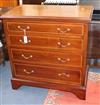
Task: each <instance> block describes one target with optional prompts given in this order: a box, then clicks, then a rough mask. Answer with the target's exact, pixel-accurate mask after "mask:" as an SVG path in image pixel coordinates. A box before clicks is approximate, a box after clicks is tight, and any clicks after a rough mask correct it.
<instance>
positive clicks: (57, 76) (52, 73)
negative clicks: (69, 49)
mask: <svg viewBox="0 0 100 105" xmlns="http://www.w3.org/2000/svg"><path fill="white" fill-rule="evenodd" d="M14 72H15V75H16V76H20V77H24V78H26V79H31V80H32V79H33V80H34V79H35V78H36V79H37V78H40V80H44V81H48V80H55V81H59V80H61V81H65V82H66V83H67V82H77V83H80V72H79V71H71V70H67V69H66V70H64V69H58V68H52V67H45V66H36V65H25V64H16V63H15V64H14ZM37 80H38V79H37Z"/></svg>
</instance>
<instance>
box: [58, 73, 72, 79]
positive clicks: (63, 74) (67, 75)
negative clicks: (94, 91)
mask: <svg viewBox="0 0 100 105" xmlns="http://www.w3.org/2000/svg"><path fill="white" fill-rule="evenodd" d="M58 76H66V77H67V78H69V77H70V74H69V73H59V74H58Z"/></svg>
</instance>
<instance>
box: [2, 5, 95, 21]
mask: <svg viewBox="0 0 100 105" xmlns="http://www.w3.org/2000/svg"><path fill="white" fill-rule="evenodd" d="M92 11H93V8H92V6H79V5H77V6H60V5H58V6H57V5H56V6H55V5H22V6H17V7H15V8H13V9H12V10H10V11H8V12H7V13H5V14H4V15H2V18H39V19H43V18H44V19H78V20H85V21H90V20H91V16H92Z"/></svg>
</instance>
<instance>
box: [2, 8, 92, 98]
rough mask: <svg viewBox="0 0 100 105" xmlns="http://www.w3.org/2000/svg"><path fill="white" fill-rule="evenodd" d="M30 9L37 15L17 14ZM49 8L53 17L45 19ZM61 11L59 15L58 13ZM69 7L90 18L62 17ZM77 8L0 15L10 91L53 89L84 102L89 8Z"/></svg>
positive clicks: (35, 10)
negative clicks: (62, 91) (26, 86)
mask: <svg viewBox="0 0 100 105" xmlns="http://www.w3.org/2000/svg"><path fill="white" fill-rule="evenodd" d="M32 7H33V9H32V10H33V15H36V16H32V17H31V15H30V16H27V15H29V14H26V15H25V13H23V14H20V15H19V11H20V13H22V11H21V8H25V9H26V8H27V9H29V10H30V8H32ZM52 8H55V13H56V14H55V15H54V13H51V14H49V16H48V14H47V13H48V12H50V11H51V10H52ZM60 8H62V10H61V13H62V15H60V14H59V13H58V12H59V9H60ZM68 8H69V10H70V8H73V10H74V9H76V12H80V11H81V9H82V8H83V10H85V12H86V11H87V12H89V15H88V16H84V15H85V13H83V14H82V13H81V15H82V16H83V18H82V19H81V18H80V17H81V15H80V16H79V17H78V16H77V18H75V17H74V16H72V18H71V19H70V18H69V17H70V16H71V14H68V15H69V16H66V15H64V14H63V12H64V11H65V10H67V9H68ZM78 8H79V7H78V6H76V7H70V6H68V7H65V6H64V7H63V6H58V7H56V6H21V7H17V8H15V10H16V9H17V10H16V11H17V12H16V14H15V13H14V11H15V10H14V9H13V10H12V11H10V12H8V13H7V14H5V15H4V16H3V23H4V30H5V34H6V41H7V46H8V52H9V58H10V62H11V68H12V80H11V81H12V87H13V89H17V88H19V87H20V86H22V85H28V86H37V87H44V88H52V89H59V90H64V91H70V92H72V93H74V94H76V95H77V96H78V97H79V98H80V99H85V95H86V81H87V42H88V22H89V20H90V17H91V15H90V14H91V11H92V8H91V7H82V8H81V7H80V10H78ZM41 9H43V10H41ZM45 9H46V10H45ZM39 12H41V13H39ZM69 12H70V11H69ZM69 12H68V13H69ZM81 12H82V11H81ZM37 13H38V15H37ZM30 14H31V13H30ZM11 15H12V16H11ZM24 15H25V16H24ZM39 15H41V16H39ZM43 15H44V16H43ZM50 15H51V16H50ZM86 15H87V14H86ZM7 16H8V17H7ZM9 16H10V17H9ZM13 16H14V17H13ZM21 16H22V17H21ZM41 17H42V18H41Z"/></svg>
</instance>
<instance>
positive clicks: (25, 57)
mask: <svg viewBox="0 0 100 105" xmlns="http://www.w3.org/2000/svg"><path fill="white" fill-rule="evenodd" d="M21 56H22V57H23V58H24V59H30V58H32V57H33V56H32V55H30V56H28V57H27V56H25V55H24V54H22V55H21Z"/></svg>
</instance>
